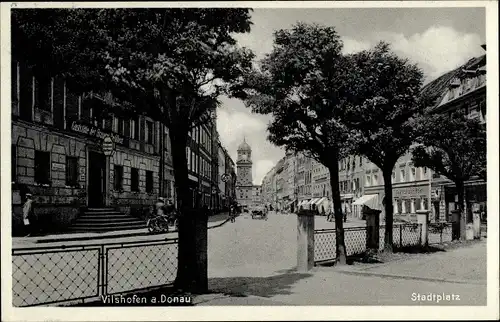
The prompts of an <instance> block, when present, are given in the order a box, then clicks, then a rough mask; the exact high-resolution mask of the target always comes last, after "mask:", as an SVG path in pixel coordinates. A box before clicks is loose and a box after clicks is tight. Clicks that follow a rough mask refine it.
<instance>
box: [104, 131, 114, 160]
mask: <svg viewBox="0 0 500 322" xmlns="http://www.w3.org/2000/svg"><path fill="white" fill-rule="evenodd" d="M102 151H103V152H104V155H105V156H108V157H109V156H111V155H113V152H115V143H114V142H113V139H112V138H111V137H110V136H106V137H105V138H104V140H103V141H102Z"/></svg>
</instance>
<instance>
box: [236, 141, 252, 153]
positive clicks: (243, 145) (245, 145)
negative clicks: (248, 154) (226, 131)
mask: <svg viewBox="0 0 500 322" xmlns="http://www.w3.org/2000/svg"><path fill="white" fill-rule="evenodd" d="M238 151H252V148H251V147H250V145H248V143H247V141H246V139H245V138H243V142H241V144H240V145H239V146H238Z"/></svg>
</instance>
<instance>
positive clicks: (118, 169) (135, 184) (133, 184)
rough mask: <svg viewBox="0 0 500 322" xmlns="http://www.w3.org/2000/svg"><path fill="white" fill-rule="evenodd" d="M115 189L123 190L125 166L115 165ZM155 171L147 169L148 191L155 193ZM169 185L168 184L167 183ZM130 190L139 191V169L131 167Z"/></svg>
mask: <svg viewBox="0 0 500 322" xmlns="http://www.w3.org/2000/svg"><path fill="white" fill-rule="evenodd" d="M114 172H115V174H114V185H113V186H114V190H116V191H123V166H121V165H115V166H114ZM153 182H154V181H153V171H148V170H146V187H145V188H146V192H147V193H153V190H154V189H153V186H154V185H153ZM167 187H168V185H167ZM130 191H134V192H139V191H140V188H139V169H138V168H134V167H131V168H130Z"/></svg>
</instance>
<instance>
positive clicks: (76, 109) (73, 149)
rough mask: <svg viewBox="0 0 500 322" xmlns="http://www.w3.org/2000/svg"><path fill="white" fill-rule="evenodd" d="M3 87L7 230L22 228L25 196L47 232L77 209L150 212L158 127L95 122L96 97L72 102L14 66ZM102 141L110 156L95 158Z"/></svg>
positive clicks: (108, 118)
mask: <svg viewBox="0 0 500 322" xmlns="http://www.w3.org/2000/svg"><path fill="white" fill-rule="evenodd" d="M11 79H12V92H11V94H12V145H11V153H12V154H11V158H12V160H11V161H12V162H11V164H12V168H11V169H12V182H13V183H14V184H13V189H12V190H13V212H14V217H13V228H14V227H15V226H16V225H20V223H21V222H22V221H21V219H20V218H21V217H20V203H21V199H22V197H24V196H23V194H25V193H26V192H28V191H29V192H30V193H32V194H33V195H34V200H35V202H36V205H37V207H36V212H37V215H38V218H39V219H40V221H41V222H43V223H44V224H45V225H49V226H50V227H51V228H52V229H59V228H61V229H64V228H65V227H67V226H68V225H70V224H71V223H72V222H73V221H74V220H75V219H76V217H77V216H78V214H79V212H80V208H82V207H95V208H99V207H105V206H108V207H116V208H119V209H120V210H121V211H123V212H126V213H130V212H131V209H132V208H134V207H136V206H138V205H152V204H154V202H155V200H156V198H157V196H158V192H159V179H158V178H159V171H160V170H159V169H160V160H161V158H160V151H159V150H160V149H159V147H160V145H159V144H158V142H159V134H160V133H161V132H160V131H159V129H161V127H160V124H159V123H158V122H155V121H154V120H152V119H151V118H148V117H144V116H136V117H132V118H126V117H121V116H119V115H99V114H98V113H97V111H102V101H101V100H100V99H99V98H98V97H96V96H93V95H76V94H75V93H73V92H71V91H70V90H69V89H68V88H67V86H66V82H65V80H64V79H63V78H61V77H56V78H50V77H39V78H35V77H34V75H33V74H32V73H31V71H30V70H29V69H27V68H26V67H25V66H23V64H22V63H19V62H17V61H16V60H15V58H14V59H13V62H12V78H11ZM104 139H105V140H106V141H108V142H109V140H110V142H112V145H108V148H109V151H110V153H112V155H110V156H106V155H105V154H104V153H103V149H102V148H103V141H104ZM167 146H168V144H167ZM168 166H170V165H168ZM165 178H166V179H169V180H171V179H172V176H165Z"/></svg>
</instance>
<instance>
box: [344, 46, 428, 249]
mask: <svg viewBox="0 0 500 322" xmlns="http://www.w3.org/2000/svg"><path fill="white" fill-rule="evenodd" d="M350 57H351V59H352V60H353V61H354V63H353V65H354V67H353V68H354V70H353V71H354V74H355V75H357V76H356V77H355V78H354V79H353V82H352V83H351V87H350V90H351V92H350V98H349V104H348V110H349V112H348V114H349V117H348V118H347V122H348V126H349V128H351V130H352V131H353V132H352V135H353V142H354V145H355V150H356V151H357V152H358V154H361V155H364V156H366V157H367V158H368V159H369V160H370V161H371V162H373V163H374V164H375V165H376V166H378V167H379V168H380V169H381V170H382V174H383V178H384V191H385V197H384V200H385V204H384V206H385V220H386V229H385V247H386V248H387V249H389V250H390V249H392V240H393V239H392V224H393V205H392V182H391V175H392V170H393V168H394V165H395V164H396V162H397V160H398V159H399V158H400V157H401V156H402V155H404V154H405V153H406V152H407V151H408V149H409V148H410V146H411V145H412V143H413V142H414V140H415V138H416V136H415V130H414V122H415V119H416V117H417V116H418V115H420V114H421V113H422V112H423V110H424V102H423V101H422V100H421V98H420V96H419V92H420V89H421V86H422V80H423V74H422V71H421V70H420V69H419V68H418V67H417V66H416V65H414V64H411V63H409V61H408V60H407V59H402V58H400V57H398V56H397V55H396V54H394V53H393V52H392V51H391V49H390V46H389V45H388V44H387V43H384V42H381V43H379V44H378V45H377V46H375V47H374V48H373V49H370V50H365V51H361V52H359V53H356V54H353V55H351V56H350Z"/></svg>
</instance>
